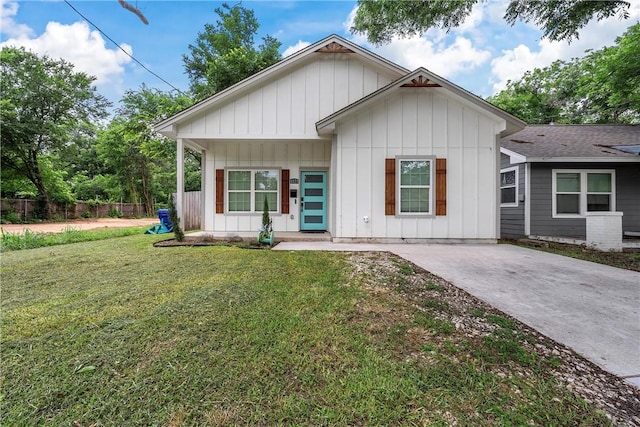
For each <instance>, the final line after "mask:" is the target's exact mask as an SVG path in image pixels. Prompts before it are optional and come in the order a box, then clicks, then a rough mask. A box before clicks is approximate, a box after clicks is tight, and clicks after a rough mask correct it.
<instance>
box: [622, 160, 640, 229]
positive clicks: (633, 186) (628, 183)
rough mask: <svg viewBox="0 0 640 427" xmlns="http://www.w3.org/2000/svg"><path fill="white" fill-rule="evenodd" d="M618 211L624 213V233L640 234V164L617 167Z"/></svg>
mask: <svg viewBox="0 0 640 427" xmlns="http://www.w3.org/2000/svg"><path fill="white" fill-rule="evenodd" d="M616 210H617V211H618V212H624V215H623V216H622V231H623V232H625V231H636V232H640V163H636V164H631V163H629V164H625V165H624V166H618V167H616Z"/></svg>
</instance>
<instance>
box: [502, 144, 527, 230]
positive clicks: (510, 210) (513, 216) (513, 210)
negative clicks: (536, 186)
mask: <svg viewBox="0 0 640 427" xmlns="http://www.w3.org/2000/svg"><path fill="white" fill-rule="evenodd" d="M513 166H516V165H512V164H510V163H509V156H507V155H506V154H500V169H501V170H502V169H506V168H510V167H513ZM525 172H526V171H525V165H524V164H522V165H518V198H520V197H522V195H524V182H525V179H524V174H525ZM522 237H525V234H524V203H523V202H520V201H518V206H516V207H500V238H502V239H520V238H522Z"/></svg>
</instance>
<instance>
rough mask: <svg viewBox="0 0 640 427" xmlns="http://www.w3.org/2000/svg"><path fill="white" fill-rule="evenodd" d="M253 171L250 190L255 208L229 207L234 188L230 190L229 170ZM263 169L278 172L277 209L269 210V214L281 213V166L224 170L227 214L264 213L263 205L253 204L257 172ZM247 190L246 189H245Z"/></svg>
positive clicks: (225, 209)
mask: <svg viewBox="0 0 640 427" xmlns="http://www.w3.org/2000/svg"><path fill="white" fill-rule="evenodd" d="M243 171H244V172H251V189H250V190H248V191H249V192H250V193H251V199H250V201H251V207H252V208H253V209H252V210H250V211H232V210H230V209H229V193H230V192H231V191H233V190H229V172H243ZM262 171H274V172H277V173H278V178H277V179H278V190H277V191H276V193H277V195H276V210H275V211H269V215H279V214H280V207H281V197H280V192H281V191H282V188H281V187H282V169H281V168H242V167H238V168H227V169H225V171H224V198H225V204H224V211H225V213H226V214H230V215H261V214H262V206H253V205H254V204H255V194H256V189H255V173H256V172H262ZM245 191H246V190H245Z"/></svg>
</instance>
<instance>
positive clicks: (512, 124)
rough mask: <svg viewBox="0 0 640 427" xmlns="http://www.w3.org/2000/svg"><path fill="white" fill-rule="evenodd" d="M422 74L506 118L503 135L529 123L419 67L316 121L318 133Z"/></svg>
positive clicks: (522, 127)
mask: <svg viewBox="0 0 640 427" xmlns="http://www.w3.org/2000/svg"><path fill="white" fill-rule="evenodd" d="M422 74H424V75H426V76H427V78H428V80H429V81H430V82H433V83H435V86H437V87H434V89H435V90H438V89H445V90H447V91H448V92H449V93H453V94H454V95H456V96H458V97H460V98H462V99H464V100H466V101H467V102H470V103H472V104H474V105H475V106H477V107H478V108H480V109H483V110H485V111H488V112H489V113H490V114H492V115H494V116H497V117H498V118H500V119H502V120H504V121H505V126H504V128H503V129H501V132H500V136H501V137H505V136H509V135H511V134H513V133H516V132H518V131H520V130H522V129H524V128H525V127H526V126H527V123H526V122H525V121H523V120H521V119H519V118H517V117H515V116H513V115H511V114H509V113H507V112H506V111H504V110H501V109H500V108H498V107H496V106H494V105H493V104H490V103H489V102H487V101H485V100H483V99H482V98H480V97H478V96H477V95H474V94H473V93H471V92H469V91H467V90H465V89H463V88H461V87H460V86H457V85H455V84H453V83H451V82H449V81H447V80H446V79H444V78H442V77H440V76H438V75H437V74H433V73H432V72H431V71H429V70H427V69H426V68H424V67H419V68H417V69H415V70H414V71H412V72H411V73H408V74H407V75H405V76H403V77H401V78H399V79H398V80H396V81H393V82H391V83H389V84H388V85H387V86H385V87H382V88H380V89H378V90H377V91H375V92H373V93H371V94H369V95H368V96H366V97H364V98H362V99H359V100H358V101H356V102H354V103H352V104H350V105H347V106H346V107H344V108H342V109H341V110H338V111H336V112H335V113H333V114H331V115H329V116H327V117H325V118H324V119H322V120H319V121H318V122H316V130H317V131H318V133H321V132H322V133H330V132H329V129H335V122H337V121H339V120H341V119H343V118H344V117H346V116H348V115H350V114H353V113H354V112H356V111H358V110H360V109H362V108H364V107H366V106H367V105H369V104H371V103H373V102H375V101H376V100H377V99H378V98H380V97H383V96H385V94H387V93H388V92H390V91H392V90H395V89H397V88H399V87H401V86H403V85H404V84H405V83H407V82H409V81H411V80H412V79H414V78H416V77H418V76H419V75H422Z"/></svg>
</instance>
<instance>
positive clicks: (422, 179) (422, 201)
mask: <svg viewBox="0 0 640 427" xmlns="http://www.w3.org/2000/svg"><path fill="white" fill-rule="evenodd" d="M434 164H435V158H433V157H424V158H398V159H397V165H396V170H398V171H399V174H398V179H397V185H398V189H397V193H398V194H399V195H400V197H398V198H397V199H398V202H397V203H398V210H397V212H400V214H401V215H403V214H408V215H433V176H434V173H433V168H434Z"/></svg>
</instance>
